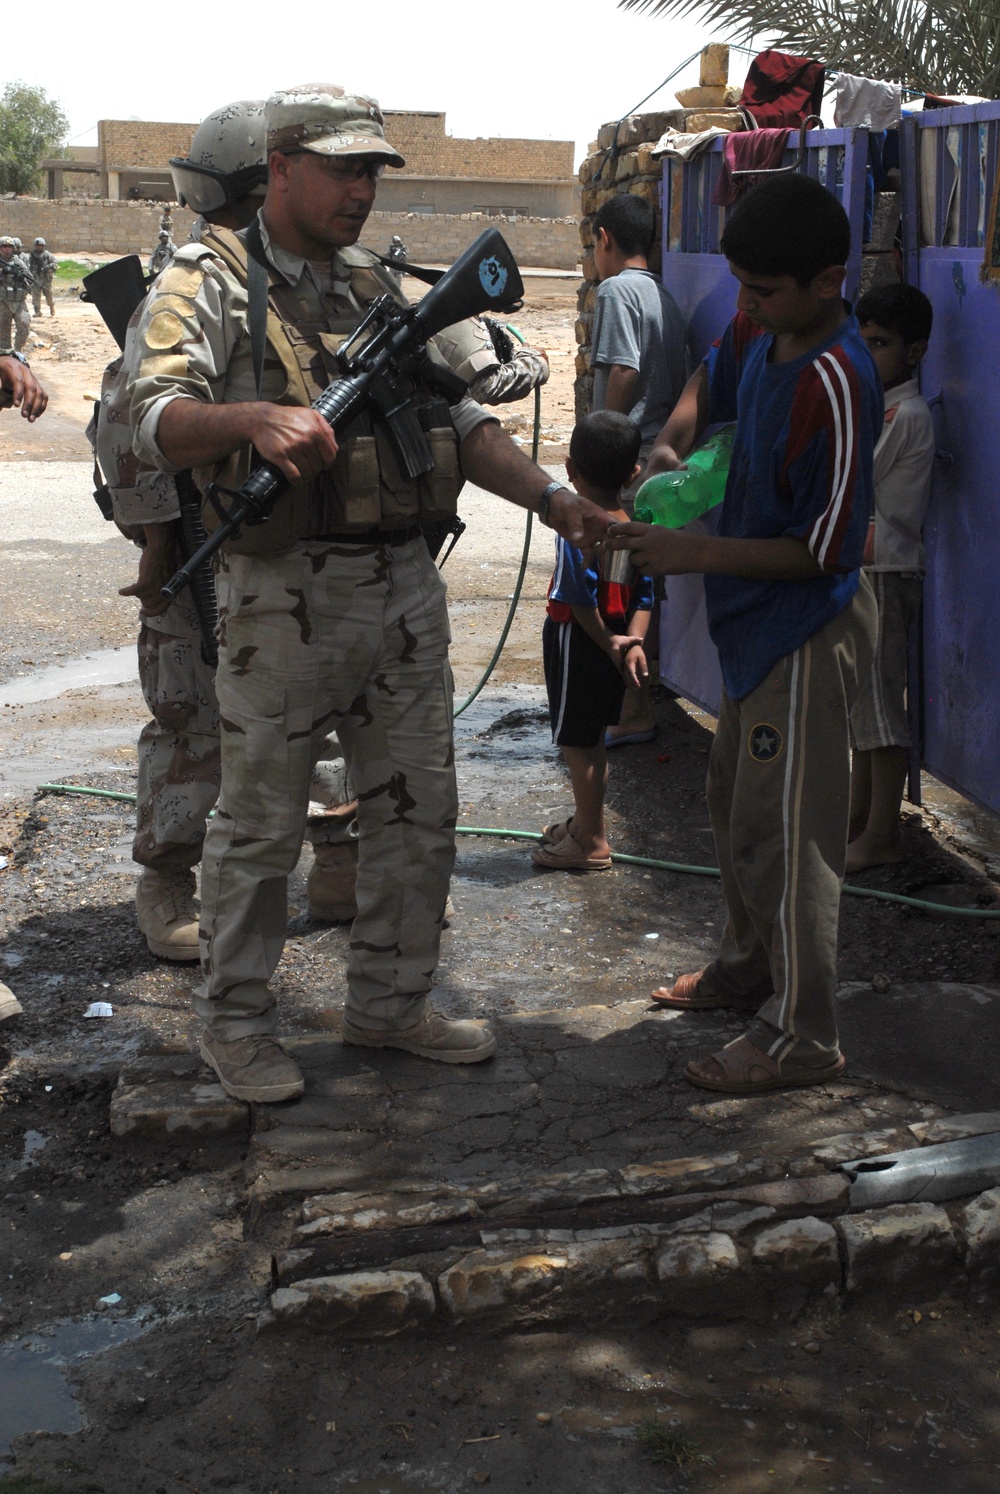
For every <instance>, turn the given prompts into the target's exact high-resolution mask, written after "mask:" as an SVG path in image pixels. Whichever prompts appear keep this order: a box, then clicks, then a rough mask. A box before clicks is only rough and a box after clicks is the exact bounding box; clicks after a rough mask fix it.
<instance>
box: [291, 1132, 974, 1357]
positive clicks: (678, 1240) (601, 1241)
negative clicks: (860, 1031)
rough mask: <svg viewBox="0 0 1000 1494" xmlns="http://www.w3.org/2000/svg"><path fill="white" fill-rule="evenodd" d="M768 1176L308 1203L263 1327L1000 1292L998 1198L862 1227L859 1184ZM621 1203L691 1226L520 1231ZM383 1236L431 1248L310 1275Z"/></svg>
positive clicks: (912, 1136)
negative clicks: (464, 1235) (962, 1277)
mask: <svg viewBox="0 0 1000 1494" xmlns="http://www.w3.org/2000/svg"><path fill="white" fill-rule="evenodd" d="M997 1130H1000V1114H998V1113H995V1112H991V1113H987V1114H983V1115H967V1116H952V1117H948V1118H946V1119H943V1120H938V1121H933V1122H930V1123H919V1124H916V1125H913V1126H910V1127H907V1128H887V1129H884V1130H881V1131H877V1132H862V1133H857V1134H845V1135H843V1136H839V1137H828V1138H825V1139H824V1140H823V1141H822V1142H819V1143H817V1144H816V1146H815V1147H813V1148H812V1149H811V1154H812V1155H811V1156H809V1149H807V1155H806V1160H807V1161H808V1163H809V1167H810V1169H811V1168H815V1167H816V1166H817V1165H818V1166H821V1167H822V1166H825V1167H836V1166H837V1165H838V1164H839V1163H841V1162H843V1161H849V1160H852V1159H855V1158H858V1157H862V1156H871V1155H872V1154H874V1153H878V1152H887V1151H892V1150H898V1149H900V1147H901V1145H902V1146H906V1145H909V1146H911V1147H919V1146H921V1145H924V1146H927V1145H934V1144H937V1143H939V1142H943V1141H952V1140H958V1139H961V1138H963V1137H967V1136H976V1135H982V1134H986V1133H989V1132H993V1131H997ZM771 1160H773V1159H769V1161H771ZM770 1171H771V1168H770V1166H768V1167H765V1166H764V1164H763V1163H762V1161H761V1159H760V1158H751V1159H746V1158H742V1157H740V1156H739V1154H737V1153H729V1154H727V1155H724V1156H719V1157H689V1158H680V1159H674V1160H671V1161H669V1162H665V1163H662V1164H655V1163H653V1164H645V1165H643V1166H641V1167H631V1168H625V1169H622V1170H621V1171H620V1172H617V1173H611V1172H605V1171H601V1170H597V1169H594V1170H592V1171H590V1172H586V1173H563V1174H549V1175H547V1176H543V1177H536V1178H533V1179H521V1180H519V1181H518V1182H515V1181H513V1180H511V1181H510V1182H508V1183H506V1184H504V1183H503V1182H501V1181H495V1182H491V1183H486V1184H472V1185H466V1186H462V1185H461V1184H454V1183H453V1184H447V1183H433V1182H426V1183H423V1184H410V1185H409V1186H408V1187H406V1188H400V1189H399V1191H397V1192H394V1193H388V1194H381V1195H376V1194H371V1193H366V1194H351V1193H348V1192H342V1191H341V1192H336V1193H333V1194H329V1195H323V1194H320V1195H317V1196H314V1197H312V1198H309V1199H306V1200H305V1202H304V1203H303V1206H302V1213H301V1219H302V1223H301V1224H300V1226H299V1227H298V1229H297V1230H296V1232H295V1245H294V1248H293V1249H291V1250H289V1251H286V1252H281V1253H279V1255H278V1256H276V1257H275V1268H274V1269H275V1285H276V1287H277V1289H276V1290H275V1291H273V1293H272V1296H271V1307H270V1312H269V1313H267V1314H265V1317H264V1319H263V1320H262V1327H267V1326H280V1325H282V1324H288V1323H291V1322H307V1323H309V1324H311V1325H313V1326H317V1327H321V1328H324V1329H327V1330H332V1331H344V1332H347V1333H350V1334H353V1335H358V1336H366V1335H385V1334H392V1333H398V1332H401V1331H403V1330H404V1329H406V1328H408V1327H412V1326H415V1325H416V1324H417V1323H421V1324H425V1323H427V1322H430V1321H433V1320H437V1321H439V1322H440V1323H441V1324H442V1325H453V1324H464V1323H473V1324H483V1325H486V1326H489V1327H491V1328H493V1327H499V1326H504V1325H506V1324H510V1323H512V1322H517V1323H519V1324H534V1323H540V1322H552V1321H558V1320H560V1319H564V1318H567V1317H572V1316H574V1315H577V1314H579V1313H580V1312H581V1311H586V1313H587V1315H588V1317H593V1315H594V1311H595V1304H598V1308H597V1311H598V1316H600V1317H609V1316H613V1315H615V1314H616V1313H617V1314H621V1313H625V1312H629V1313H635V1312H637V1311H638V1312H641V1313H642V1314H643V1315H644V1316H646V1317H656V1316H660V1315H663V1314H674V1315H681V1316H686V1317H700V1316H707V1317H713V1318H718V1317H722V1318H739V1317H747V1316H749V1317H755V1318H759V1317H761V1316H762V1315H764V1316H766V1315H768V1314H770V1313H771V1312H773V1311H774V1310H776V1309H777V1308H780V1307H781V1306H782V1304H785V1305H786V1306H787V1303H788V1302H789V1301H790V1300H792V1301H796V1302H801V1301H802V1300H804V1299H805V1298H806V1297H808V1296H809V1295H815V1294H817V1293H825V1294H827V1295H831V1296H835V1295H839V1294H840V1293H842V1292H843V1293H846V1294H849V1295H853V1294H858V1295H861V1294H864V1293H870V1292H874V1291H882V1292H884V1291H886V1290H887V1289H888V1290H889V1291H891V1292H894V1293H902V1292H914V1291H922V1292H932V1291H934V1290H937V1289H940V1288H941V1287H942V1286H943V1285H944V1283H945V1282H947V1281H951V1280H953V1279H954V1277H955V1276H956V1274H961V1273H965V1274H967V1275H970V1276H975V1277H978V1278H981V1279H986V1280H995V1279H1000V1188H993V1189H990V1190H988V1191H986V1192H984V1193H981V1194H980V1195H979V1196H978V1197H976V1198H973V1199H971V1200H963V1201H957V1202H955V1203H952V1204H949V1205H948V1206H947V1207H945V1206H942V1205H939V1204H930V1203H903V1204H892V1205H890V1206H888V1207H885V1208H881V1209H869V1210H863V1211H859V1212H854V1213H851V1212H849V1208H850V1204H849V1197H848V1190H847V1187H846V1179H837V1178H836V1177H831V1176H830V1175H829V1174H827V1175H825V1176H818V1177H817V1176H815V1175H814V1176H811V1177H810V1176H803V1175H802V1174H801V1170H800V1175H799V1177H798V1178H794V1177H792V1178H790V1177H788V1176H787V1175H786V1178H785V1180H784V1181H783V1182H773V1181H772V1182H768V1181H750V1180H751V1179H760V1177H761V1174H762V1173H763V1174H764V1175H765V1177H766V1176H767V1174H768V1173H769V1172H770ZM840 1183H842V1184H843V1185H844V1186H838V1184H840ZM609 1199H610V1200H612V1201H613V1202H616V1203H617V1204H618V1206H624V1207H633V1208H634V1209H635V1211H636V1212H637V1213H638V1212H639V1209H640V1207H641V1206H642V1205H643V1204H644V1205H645V1207H646V1208H647V1209H648V1208H649V1206H650V1200H651V1199H652V1200H654V1201H656V1202H658V1204H659V1206H660V1207H663V1208H666V1207H667V1206H674V1207H677V1208H680V1209H682V1210H685V1209H686V1210H687V1216H686V1217H684V1218H680V1219H673V1220H668V1221H666V1222H656V1221H652V1222H643V1223H618V1224H616V1225H614V1226H612V1227H609V1228H589V1229H588V1228H579V1229H572V1228H567V1229H559V1228H535V1229H532V1228H519V1227H511V1225H512V1224H513V1221H514V1218H516V1216H518V1215H521V1216H523V1215H525V1214H529V1213H530V1212H531V1210H535V1211H541V1210H543V1209H546V1208H548V1209H551V1208H552V1207H553V1205H556V1206H558V1204H559V1203H562V1204H563V1205H564V1207H565V1206H568V1205H569V1204H572V1205H574V1206H575V1207H576V1208H578V1209H580V1208H582V1207H583V1206H584V1205H585V1203H586V1202H587V1201H607V1200H609ZM817 1206H818V1207H817ZM567 1212H568V1209H567ZM820 1213H823V1214H826V1215H827V1217H826V1218H820V1217H818V1216H819V1214H820ZM461 1226H464V1227H465V1228H466V1229H468V1228H469V1227H470V1226H471V1227H472V1228H473V1229H474V1230H475V1243H473V1244H471V1245H469V1244H467V1245H466V1246H465V1247H464V1248H459V1247H456V1246H452V1248H448V1243H449V1234H448V1231H449V1229H455V1228H457V1227H461ZM421 1228H423V1231H424V1234H423V1236H421V1235H420V1233H419V1232H420V1229H421ZM459 1233H461V1229H460V1228H459ZM375 1236H378V1237H381V1238H388V1239H389V1240H390V1241H391V1240H393V1238H394V1236H395V1237H396V1238H398V1240H399V1243H400V1245H403V1242H404V1239H413V1238H414V1237H416V1238H418V1239H423V1240H424V1241H425V1243H424V1244H423V1245H422V1247H419V1246H418V1247H417V1248H416V1249H415V1250H414V1252H413V1253H412V1254H411V1255H410V1256H408V1257H407V1256H403V1255H401V1257H400V1259H396V1260H392V1261H390V1262H386V1263H385V1264H384V1265H380V1266H377V1267H375V1268H369V1269H365V1270H340V1271H335V1272H333V1273H331V1274H323V1273H321V1272H320V1273H315V1274H314V1273H313V1272H311V1271H310V1268H311V1267H313V1266H314V1265H315V1264H316V1263H317V1262H318V1261H321V1260H322V1255H323V1250H324V1249H326V1250H327V1251H333V1252H336V1251H337V1250H338V1249H339V1250H341V1251H342V1252H343V1251H344V1245H345V1241H350V1240H352V1239H353V1240H361V1241H364V1240H365V1239H366V1238H367V1239H368V1240H369V1241H370V1240H371V1238H373V1237H375ZM454 1238H455V1237H454V1236H452V1239H454ZM428 1242H429V1243H428ZM438 1242H440V1245H438ZM317 1247H318V1249H317ZM421 1248H422V1250H423V1252H424V1253H423V1254H420V1249H421ZM346 1254H347V1255H348V1256H349V1255H350V1249H349V1248H348V1249H347V1251H346ZM283 1272H285V1273H287V1275H286V1276H285V1277H284V1279H282V1273H283ZM295 1277H303V1278H304V1279H294V1278H295ZM279 1283H280V1284H279Z"/></svg>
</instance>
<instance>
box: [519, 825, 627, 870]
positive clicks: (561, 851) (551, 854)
mask: <svg viewBox="0 0 1000 1494" xmlns="http://www.w3.org/2000/svg"><path fill="white" fill-rule="evenodd" d="M531 859H532V861H533V862H534V863H535V865H536V866H545V867H548V868H549V870H550V871H585V872H589V871H609V870H610V868H611V857H610V856H588V855H587V854H586V853H585V852H584V851H583V849H582V848H581V847H580V846H578V845H577V843H576V841H575V840H574V839H573V837H572V835H570V833H569V831H567V832H566V834H565V835H564V836H563V837H562V839H561V840H557V841H556V843H555V845H553V844H552V843H551V842H550V841H547V840H543V841H542V843H541V845H538V846H536V847H535V849H534V850H533V851H532V853H531Z"/></svg>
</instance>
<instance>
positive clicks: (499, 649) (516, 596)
mask: <svg viewBox="0 0 1000 1494" xmlns="http://www.w3.org/2000/svg"><path fill="white" fill-rule="evenodd" d="M507 331H508V332H511V333H512V334H513V335H514V336H515V337H516V338H517V340H518V342H520V343H522V344H523V343H524V341H525V339H524V337H523V335H522V334H521V333H520V332H519V331H518V330H517V328H516V327H514V326H512V325H511V324H510V322H508V323H507ZM541 424H542V391H541V388H540V386H539V385H537V384H536V385H535V424H534V428H533V430H532V433H531V460H532V461H533V462H537V461H538V438H539V434H540V431H541ZM531 519H532V513H531V510H530V508H529V510H528V513H527V516H526V518H525V521H524V545H523V546H522V548H521V567H520V570H519V571H518V573H517V581H516V582H515V584H514V591H513V593H512V595H511V599H510V606H509V608H508V609H507V621H506V622H505V623H504V625H503V631H502V632H501V634H500V638H499V641H498V643H497V646H496V648H495V649H494V650H493V657H492V659H491V660H490V662H489V663H488V664H487V666H486V673H485V674H484V675H483V677H482V679H481V680H480V681H479V684H478V685H477V686H476V688H475V689H474V690H473V692H472V694H471V695H469V696H467V697H466V699H465V700H463V701H462V704H461V705H460V706H459V707H458V709H457V711H455V712H454V713H453V715H454V719H455V720H456V721H457V720H458V718H459V716H461V714H462V712H463V711H467V710H468V709H469V707H470V705H471V704H472V702H473V701H474V700H475V698H476V696H477V695H478V694H479V692H480V690H482V688H483V686H484V685H485V684H486V682H487V680H488V679H489V677H490V675H491V674H492V673H493V671H494V669H495V668H496V667H497V662H498V661H499V658H500V655H501V654H502V653H503V651H504V645H505V644H506V642H507V636H508V634H509V633H510V630H511V628H512V627H513V625H514V613H515V612H516V611H517V604H518V602H519V601H520V600H521V588H522V587H523V586H524V577H525V575H526V573H527V570H528V552H529V551H530V549H531Z"/></svg>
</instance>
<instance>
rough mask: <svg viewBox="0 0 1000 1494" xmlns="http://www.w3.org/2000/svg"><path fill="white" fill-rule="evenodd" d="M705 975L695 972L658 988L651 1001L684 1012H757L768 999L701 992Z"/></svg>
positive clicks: (702, 971) (690, 972) (718, 992)
mask: <svg viewBox="0 0 1000 1494" xmlns="http://www.w3.org/2000/svg"><path fill="white" fill-rule="evenodd" d="M704 974H705V971H704V970H693V971H689V972H688V974H687V975H679V976H678V977H677V979H676V980H675V981H674V983H673V985H672V986H658V987H657V989H656V990H655V991H653V992H652V994H651V995H650V998H649V999H650V1001H652V1002H653V1003H654V1005H656V1006H669V1007H673V1008H674V1010H676V1011H682V1012H708V1011H712V1010H713V1009H714V1008H716V1007H721V1006H730V1007H736V1008H737V1010H739V1009H741V1008H747V1009H749V1010H752V1011H756V1010H757V1008H758V1007H759V1006H761V1005H762V1003H763V1001H765V1000H766V999H767V998H766V997H761V998H760V999H759V1000H758V998H757V997H756V996H727V995H725V993H724V992H722V991H701V992H699V991H698V986H699V985H700V983H701V979H702V976H703V975H704Z"/></svg>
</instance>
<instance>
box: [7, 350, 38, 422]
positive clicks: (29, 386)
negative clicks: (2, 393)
mask: <svg viewBox="0 0 1000 1494" xmlns="http://www.w3.org/2000/svg"><path fill="white" fill-rule="evenodd" d="M0 388H3V389H4V390H6V391H7V393H8V394H9V396H10V398H9V399H7V400H5V401H4V402H3V405H4V407H6V406H7V405H20V406H21V414H22V415H23V417H24V419H25V420H32V421H33V420H37V419H38V417H39V415H41V414H42V412H43V410H44V409H45V406H46V405H47V404H48V402H49V397H48V395H47V394H46V393H45V390H44V389H43V388H42V386H41V384H39V382H38V380H37V379H36V378H35V376H34V374H33V373H32V372H31V369H30V368H26V367H25V365H24V364H23V363H20V362H19V361H18V360H17V359H16V358H0Z"/></svg>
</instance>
